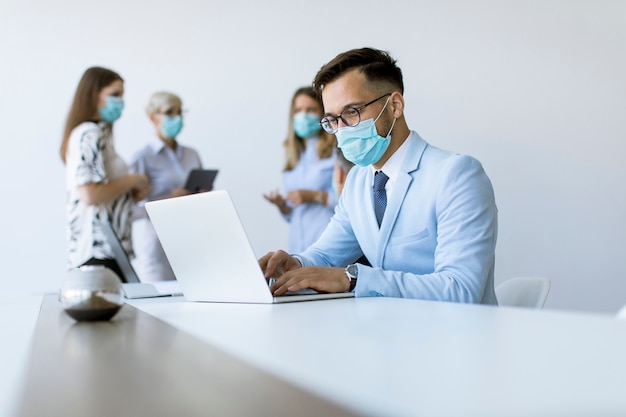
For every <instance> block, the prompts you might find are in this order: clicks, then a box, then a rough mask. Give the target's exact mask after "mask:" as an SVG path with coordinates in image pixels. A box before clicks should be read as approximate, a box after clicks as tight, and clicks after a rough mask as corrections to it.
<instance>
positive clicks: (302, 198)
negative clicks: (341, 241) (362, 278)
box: [264, 87, 337, 252]
mask: <svg viewBox="0 0 626 417" xmlns="http://www.w3.org/2000/svg"><path fill="white" fill-rule="evenodd" d="M323 114H324V109H323V105H322V101H321V99H320V98H319V97H317V95H316V94H315V92H314V91H313V89H312V88H311V87H302V88H299V89H298V90H296V92H295V93H294V95H293V98H292V100H291V108H290V111H289V126H288V133H287V138H286V139H285V141H284V148H285V153H286V162H285V167H284V169H283V190H284V195H282V194H280V193H279V192H278V191H276V192H271V193H268V194H265V195H264V197H265V199H266V200H268V201H269V202H270V203H272V204H274V205H275V206H276V207H277V208H278V210H279V211H280V213H281V214H282V216H283V217H284V218H285V220H287V221H288V222H289V223H290V227H289V242H288V250H289V251H290V252H301V251H303V250H305V249H306V248H308V247H309V245H311V244H312V243H313V242H315V241H316V240H317V238H318V237H319V236H320V235H321V234H322V232H323V231H324V229H325V228H326V226H327V225H328V222H329V220H330V218H331V217H332V215H333V213H334V210H335V205H336V204H337V196H336V194H335V193H334V192H333V189H332V188H333V187H332V181H333V169H334V163H335V152H334V150H335V137H334V136H333V135H329V134H328V133H326V132H324V131H323V130H321V127H320V124H319V121H320V119H321V118H322V115H323Z"/></svg>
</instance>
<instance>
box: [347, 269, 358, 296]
mask: <svg viewBox="0 0 626 417" xmlns="http://www.w3.org/2000/svg"><path fill="white" fill-rule="evenodd" d="M344 271H345V273H346V277H348V279H349V280H350V288H349V289H348V291H354V287H356V280H357V278H358V277H359V267H358V265H357V264H350V265H348V266H346V269H345V270H344Z"/></svg>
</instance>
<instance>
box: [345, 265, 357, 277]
mask: <svg viewBox="0 0 626 417" xmlns="http://www.w3.org/2000/svg"><path fill="white" fill-rule="evenodd" d="M347 271H348V274H349V275H350V276H351V277H353V278H356V277H357V275H358V273H359V268H358V267H357V266H356V265H355V264H352V265H348V268H347Z"/></svg>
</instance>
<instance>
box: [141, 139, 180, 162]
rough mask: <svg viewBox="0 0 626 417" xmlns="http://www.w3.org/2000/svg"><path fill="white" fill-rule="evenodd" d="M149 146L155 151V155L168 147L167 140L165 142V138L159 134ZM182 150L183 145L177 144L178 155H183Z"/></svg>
mask: <svg viewBox="0 0 626 417" xmlns="http://www.w3.org/2000/svg"><path fill="white" fill-rule="evenodd" d="M148 146H149V147H150V149H151V150H152V152H154V154H155V155H157V154H159V153H161V152H163V150H164V149H165V148H166V146H165V142H163V140H161V138H159V137H158V136H154V137H153V138H152V139H151V140H150V142H149V143H148ZM182 151H183V149H182V146H180V143H179V144H178V146H176V152H175V154H176V156H178V157H179V158H180V157H181V156H182Z"/></svg>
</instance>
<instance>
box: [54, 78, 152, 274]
mask: <svg viewBox="0 0 626 417" xmlns="http://www.w3.org/2000/svg"><path fill="white" fill-rule="evenodd" d="M123 95H124V81H123V80H122V77H120V75H119V74H117V73H116V72H114V71H111V70H109V69H107V68H101V67H92V68H88V69H87V70H86V71H85V72H84V73H83V76H82V78H81V79H80V82H79V83H78V87H77V88H76V92H75V93H74V99H73V101H72V104H71V107H70V110H69V113H68V115H67V120H66V122H65V131H64V134H63V140H62V142H61V159H62V160H63V163H64V164H65V167H66V190H67V202H66V213H67V234H66V235H67V239H68V266H69V268H70V269H71V268H77V267H80V266H83V265H103V266H105V267H107V268H109V269H111V270H113V271H114V272H116V273H117V274H118V275H119V276H120V278H123V274H122V272H121V270H120V268H119V265H118V264H117V262H116V261H115V257H114V253H113V249H112V247H111V244H110V242H107V239H106V235H105V232H104V228H105V227H106V225H105V223H108V222H110V223H111V225H112V226H113V230H114V231H115V232H116V234H117V235H118V237H119V238H120V241H121V244H122V247H123V248H124V249H125V250H126V252H127V253H128V255H129V256H130V257H132V256H133V251H132V242H131V221H132V210H133V199H135V200H140V199H142V198H144V197H145V195H146V194H147V192H148V191H149V188H150V186H149V182H148V178H147V177H146V176H145V175H142V174H131V175H129V173H128V167H127V166H126V163H125V162H124V160H123V159H122V158H121V157H120V156H119V155H118V154H117V152H116V151H115V147H114V144H113V123H114V122H115V121H116V120H117V119H119V117H120V116H121V115H122V110H123V108H124V100H123V98H122V97H123Z"/></svg>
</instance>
